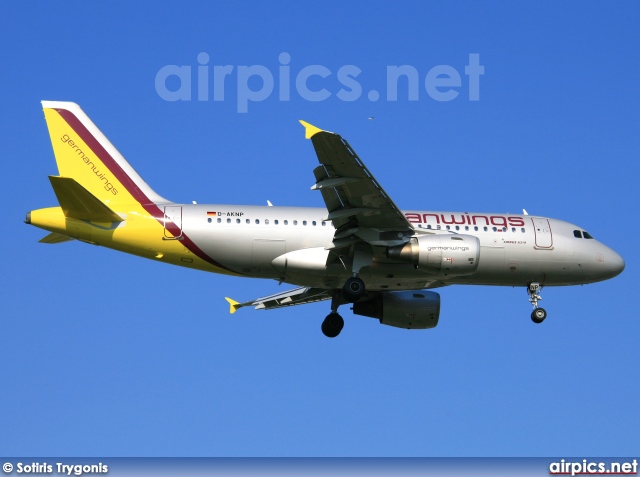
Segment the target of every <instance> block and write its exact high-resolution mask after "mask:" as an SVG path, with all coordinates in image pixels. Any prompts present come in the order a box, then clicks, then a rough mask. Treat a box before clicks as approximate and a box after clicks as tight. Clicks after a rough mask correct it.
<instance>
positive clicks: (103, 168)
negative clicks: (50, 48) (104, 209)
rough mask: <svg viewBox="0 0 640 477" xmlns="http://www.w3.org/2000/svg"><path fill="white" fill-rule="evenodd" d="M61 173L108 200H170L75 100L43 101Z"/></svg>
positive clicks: (151, 201)
mask: <svg viewBox="0 0 640 477" xmlns="http://www.w3.org/2000/svg"><path fill="white" fill-rule="evenodd" d="M42 107H43V110H44V116H45V119H46V121H47V127H48V128H49V135H50V137H51V144H52V146H53V153H54V154H55V157H56V162H57V164H58V171H59V175H60V176H61V177H69V178H72V179H74V180H75V181H76V182H77V183H78V184H80V185H81V186H82V187H84V188H85V189H86V190H87V191H89V192H90V193H91V194H92V195H94V196H95V197H97V198H98V199H100V200H101V201H102V202H104V203H107V204H108V203H115V204H117V203H131V202H139V203H140V204H143V205H144V204H151V203H156V204H157V203H162V202H168V201H167V200H166V199H163V198H162V197H160V196H159V195H158V194H156V193H155V192H154V191H153V190H152V189H151V188H150V187H149V186H148V185H147V183H146V182H145V181H144V180H142V178H141V177H140V176H139V175H138V173H137V172H136V171H135V170H134V169H133V168H132V167H131V165H129V163H128V162H127V161H126V159H125V158H124V157H123V156H122V154H120V153H119V152H118V150H117V149H116V148H115V147H114V146H113V144H111V142H109V140H108V139H107V138H106V136H105V135H104V134H102V132H100V130H99V129H98V128H97V127H96V125H95V124H93V122H92V121H91V119H89V117H88V116H87V115H86V114H85V113H84V111H82V109H80V106H78V105H77V104H75V103H70V102H63V101H42Z"/></svg>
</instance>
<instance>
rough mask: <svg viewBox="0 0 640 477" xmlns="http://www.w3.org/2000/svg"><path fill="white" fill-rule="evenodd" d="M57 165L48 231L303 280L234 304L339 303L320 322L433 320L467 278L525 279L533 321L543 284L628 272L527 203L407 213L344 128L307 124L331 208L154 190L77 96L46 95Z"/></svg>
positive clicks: (58, 238)
mask: <svg viewBox="0 0 640 477" xmlns="http://www.w3.org/2000/svg"><path fill="white" fill-rule="evenodd" d="M42 106H43V109H44V115H45V119H46V122H47V126H48V128H49V134H50V137H51V143H52V146H53V152H54V155H55V159H56V162H57V165H58V175H57V176H49V180H50V181H51V185H52V187H53V190H54V192H55V194H56V197H57V199H58V202H59V203H60V205H59V206H57V207H50V208H46V209H38V210H33V211H31V212H29V213H28V214H27V217H26V220H25V222H26V223H28V224H31V225H35V226H36V227H40V228H42V229H45V230H47V231H49V232H50V233H49V234H48V235H47V236H46V237H44V238H43V239H42V240H40V241H41V242H44V243H49V244H53V243H61V242H66V241H69V240H74V239H76V240H79V241H82V242H86V243H90V244H94V245H102V246H104V247H109V248H112V249H115V250H118V251H121V252H127V253H131V254H134V255H139V256H141V257H145V258H149V259H151V260H156V261H160V262H166V263H169V264H172V265H180V266H183V267H189V268H195V269H198V270H205V271H209V272H215V273H223V274H227V275H234V276H238V277H256V278H268V279H272V280H277V281H278V282H280V283H283V282H286V283H290V284H292V285H295V286H296V288H294V289H291V290H288V291H285V292H282V293H278V294H275V295H271V296H266V297H261V298H256V299H252V300H247V301H243V302H238V301H235V300H232V299H231V298H226V300H227V301H228V302H229V305H230V312H231V313H235V312H236V311H237V310H238V309H239V308H242V307H246V306H253V307H255V308H256V309H265V310H271V309H274V308H281V307H285V306H294V305H303V304H306V303H312V302H316V301H322V300H327V301H328V302H329V303H330V305H329V308H330V313H329V314H328V315H327V317H326V318H325V319H324V321H323V322H322V326H321V328H322V332H323V333H324V334H325V335H326V336H328V337H336V336H338V334H339V333H340V331H341V330H342V328H343V326H344V320H343V318H342V317H341V316H340V315H339V314H338V308H339V307H340V306H341V305H344V304H348V303H350V304H353V308H352V309H353V312H354V313H355V314H358V315H363V316H368V317H372V318H377V319H378V320H379V321H380V323H382V324H384V325H390V326H395V327H399V328H409V329H425V328H433V327H435V326H436V325H437V324H438V320H439V317H440V295H439V294H438V293H436V292H434V291H432V289H435V288H438V287H442V286H446V285H455V284H468V285H503V286H518V287H523V288H525V289H526V290H527V292H528V295H529V301H530V302H531V305H532V306H533V312H532V313H531V319H532V320H533V321H534V322H535V323H541V322H542V321H544V319H545V318H546V316H547V313H546V311H545V310H544V309H543V308H541V307H539V306H538V305H539V301H540V300H541V296H540V292H541V290H542V288H543V286H562V285H582V284H586V283H593V282H597V281H601V280H606V279H609V278H613V277H615V276H616V275H618V274H619V273H621V272H622V270H623V269H624V266H625V264H624V260H623V259H622V257H620V255H618V254H617V253H616V252H615V251H613V250H612V249H610V248H609V247H607V246H606V245H604V244H602V243H600V242H598V241H597V240H595V239H594V238H593V237H592V236H591V235H590V234H589V233H588V232H587V231H585V230H584V229H583V228H582V227H579V226H577V225H573V224H570V223H568V222H565V221H562V220H557V219H551V218H548V217H537V216H530V215H527V214H526V212H524V211H523V212H524V213H523V214H522V215H521V214H495V213H479V212H466V211H465V212H434V211H421V210H407V211H402V210H400V209H399V208H398V207H397V206H396V204H395V203H394V202H393V200H391V198H390V197H389V195H388V194H387V193H386V192H385V190H384V189H383V188H382V186H381V185H380V183H379V182H378V181H377V180H376V178H375V177H374V176H373V175H372V174H371V172H369V170H368V169H367V167H366V166H365V164H364V163H363V162H362V160H361V159H360V158H359V157H358V156H357V155H356V153H355V152H354V150H353V149H352V148H351V146H350V145H349V143H348V142H347V141H346V140H344V139H343V138H342V137H340V136H339V135H337V134H335V133H332V132H328V131H323V130H322V129H319V128H317V127H315V126H312V125H311V124H309V123H307V122H304V121H300V122H301V123H302V125H303V126H304V128H305V133H306V138H307V139H310V140H311V142H312V144H313V147H314V149H315V152H316V155H317V157H318V162H319V165H317V167H315V169H313V174H314V176H315V184H314V185H313V186H312V187H311V189H312V190H317V191H320V194H321V195H322V199H323V200H324V203H325V207H324V208H308V207H276V206H271V204H269V206H264V207H262V206H243V205H224V204H210V205H200V204H178V203H174V202H171V201H169V200H167V199H164V198H163V197H161V196H159V195H158V194H156V193H155V192H154V191H153V190H152V189H151V188H150V187H149V185H147V184H146V183H145V182H144V180H142V178H141V177H140V176H139V175H138V174H137V173H136V172H135V170H134V169H133V168H132V167H131V165H130V164H129V163H128V162H127V161H126V160H125V158H124V157H123V156H122V155H121V154H120V153H119V152H118V150H117V149H116V148H115V147H114V146H113V145H112V144H111V142H109V140H108V139H107V138H106V137H105V136H104V135H103V134H102V133H101V132H100V130H99V129H98V128H97V127H96V126H95V125H94V124H93V122H92V121H91V120H90V119H89V117H88V116H87V115H86V114H85V113H84V112H83V111H82V109H80V107H79V106H78V105H77V104H74V103H69V102H59V101H43V102H42Z"/></svg>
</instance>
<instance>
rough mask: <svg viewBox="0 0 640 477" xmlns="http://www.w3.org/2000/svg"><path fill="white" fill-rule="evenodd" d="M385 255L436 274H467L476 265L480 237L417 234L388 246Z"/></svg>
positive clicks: (471, 271) (470, 272)
mask: <svg viewBox="0 0 640 477" xmlns="http://www.w3.org/2000/svg"><path fill="white" fill-rule="evenodd" d="M387 256H388V258H391V259H394V260H400V261H403V262H409V263H413V264H414V265H417V266H418V267H419V268H421V269H424V270H427V271H429V272H433V273H437V274H438V275H443V276H461V275H470V274H472V273H474V272H475V271H476V270H477V268H478V260H479V259H480V241H479V240H478V238H477V237H474V236H472V235H461V234H437V235H436V234H434V235H420V236H418V237H412V238H411V240H410V241H409V242H407V243H406V244H403V245H397V246H395V247H389V249H388V252H387Z"/></svg>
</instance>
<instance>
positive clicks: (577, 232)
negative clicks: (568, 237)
mask: <svg viewBox="0 0 640 477" xmlns="http://www.w3.org/2000/svg"><path fill="white" fill-rule="evenodd" d="M573 236H574V237H575V238H582V232H580V231H579V230H574V231H573Z"/></svg>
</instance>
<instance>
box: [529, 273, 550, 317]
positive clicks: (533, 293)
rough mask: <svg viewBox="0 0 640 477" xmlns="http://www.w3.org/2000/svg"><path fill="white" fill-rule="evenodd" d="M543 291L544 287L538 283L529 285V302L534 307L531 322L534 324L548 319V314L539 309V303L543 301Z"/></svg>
mask: <svg viewBox="0 0 640 477" xmlns="http://www.w3.org/2000/svg"><path fill="white" fill-rule="evenodd" d="M541 291H542V285H540V284H539V283H537V282H533V283H530V284H529V287H528V288H527V293H528V294H529V302H531V305H533V311H532V312H531V321H533V322H534V323H542V322H543V321H544V320H545V318H546V317H547V312H546V310H545V309H544V308H538V301H539V300H542V297H541V296H540V292H541Z"/></svg>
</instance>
